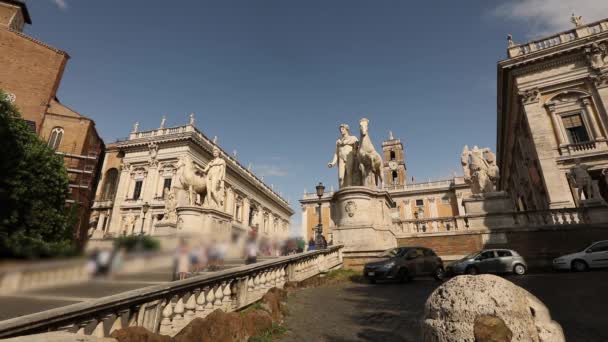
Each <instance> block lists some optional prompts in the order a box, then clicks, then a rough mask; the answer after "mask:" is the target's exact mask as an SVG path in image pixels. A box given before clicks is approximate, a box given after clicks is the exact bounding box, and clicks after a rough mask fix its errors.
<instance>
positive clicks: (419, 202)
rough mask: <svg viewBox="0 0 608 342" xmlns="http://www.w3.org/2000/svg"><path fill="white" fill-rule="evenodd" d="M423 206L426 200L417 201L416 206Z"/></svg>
mask: <svg viewBox="0 0 608 342" xmlns="http://www.w3.org/2000/svg"><path fill="white" fill-rule="evenodd" d="M423 205H424V200H421V199H417V200H416V206H418V207H421V206H423Z"/></svg>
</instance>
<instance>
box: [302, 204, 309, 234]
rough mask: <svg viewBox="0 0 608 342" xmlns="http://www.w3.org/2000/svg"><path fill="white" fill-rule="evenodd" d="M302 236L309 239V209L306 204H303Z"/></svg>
mask: <svg viewBox="0 0 608 342" xmlns="http://www.w3.org/2000/svg"><path fill="white" fill-rule="evenodd" d="M301 231H302V237H303V238H304V240H306V241H308V209H307V208H306V206H305V205H302V227H301Z"/></svg>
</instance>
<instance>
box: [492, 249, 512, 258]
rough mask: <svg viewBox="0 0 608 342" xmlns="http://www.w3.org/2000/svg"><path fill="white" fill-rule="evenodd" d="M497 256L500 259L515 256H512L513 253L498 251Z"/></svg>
mask: <svg viewBox="0 0 608 342" xmlns="http://www.w3.org/2000/svg"><path fill="white" fill-rule="evenodd" d="M496 254H497V255H498V257H499V258H501V257H510V256H513V254H511V251H496Z"/></svg>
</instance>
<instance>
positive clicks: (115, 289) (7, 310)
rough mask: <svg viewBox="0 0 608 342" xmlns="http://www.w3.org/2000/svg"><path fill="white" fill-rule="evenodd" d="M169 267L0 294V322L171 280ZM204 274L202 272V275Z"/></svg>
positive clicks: (237, 262) (232, 263)
mask: <svg viewBox="0 0 608 342" xmlns="http://www.w3.org/2000/svg"><path fill="white" fill-rule="evenodd" d="M241 265H243V261H242V260H237V259H235V260H226V263H225V266H226V268H231V267H237V266H241ZM172 271H173V270H172V269H171V268H169V267H166V268H159V269H152V270H149V271H146V272H139V273H133V274H125V275H117V276H115V277H113V278H112V279H107V278H105V279H94V280H91V281H87V282H85V283H81V284H73V285H65V286H60V287H55V288H48V289H41V290H33V291H27V292H23V293H19V294H13V295H0V321H1V320H5V319H9V318H14V317H18V316H23V315H28V314H32V313H36V312H40V311H45V310H49V309H54V308H58V307H62V306H66V305H70V304H74V303H78V302H82V301H87V300H91V299H95V298H101V297H105V296H110V295H113V294H117V293H121V292H125V291H130V290H135V289H139V288H143V287H147V286H152V285H157V284H162V283H166V282H170V281H171V280H172ZM203 273H205V272H203Z"/></svg>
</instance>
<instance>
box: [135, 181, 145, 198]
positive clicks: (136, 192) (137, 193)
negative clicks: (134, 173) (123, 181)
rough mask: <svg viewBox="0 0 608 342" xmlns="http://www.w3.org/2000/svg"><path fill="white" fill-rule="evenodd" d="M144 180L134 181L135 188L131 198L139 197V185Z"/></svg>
mask: <svg viewBox="0 0 608 342" xmlns="http://www.w3.org/2000/svg"><path fill="white" fill-rule="evenodd" d="M143 183H144V181H140V180H138V181H136V182H135V190H133V199H139V196H141V186H142V185H143Z"/></svg>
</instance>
